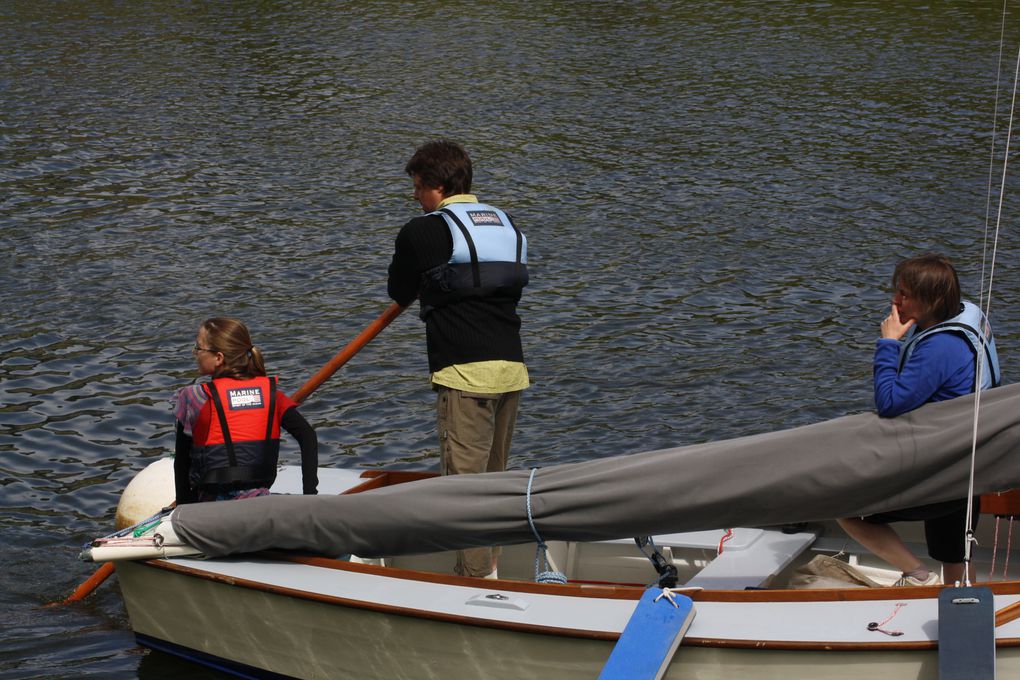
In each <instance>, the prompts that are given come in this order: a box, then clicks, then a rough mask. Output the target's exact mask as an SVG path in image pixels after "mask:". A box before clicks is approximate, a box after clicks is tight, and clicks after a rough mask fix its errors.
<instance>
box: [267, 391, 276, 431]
mask: <svg viewBox="0 0 1020 680" xmlns="http://www.w3.org/2000/svg"><path fill="white" fill-rule="evenodd" d="M275 417H276V376H273V377H272V378H270V379H269V418H268V419H267V420H266V442H267V443H268V442H270V441H272V440H273V421H274V420H275Z"/></svg>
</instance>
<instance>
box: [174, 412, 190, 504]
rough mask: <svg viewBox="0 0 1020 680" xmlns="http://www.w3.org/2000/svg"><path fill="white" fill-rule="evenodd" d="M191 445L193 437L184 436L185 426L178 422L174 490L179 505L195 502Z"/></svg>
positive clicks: (175, 445)
mask: <svg viewBox="0 0 1020 680" xmlns="http://www.w3.org/2000/svg"><path fill="white" fill-rule="evenodd" d="M191 445H192V439H191V437H190V436H188V435H186V434H184V426H183V425H181V421H179V420H178V421H177V437H176V440H175V442H174V490H175V493H176V496H177V505H184V504H185V503H194V502H195V495H194V493H193V492H192V491H191V484H190V481H189V477H190V473H191Z"/></svg>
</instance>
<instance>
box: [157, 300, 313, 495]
mask: <svg viewBox="0 0 1020 680" xmlns="http://www.w3.org/2000/svg"><path fill="white" fill-rule="evenodd" d="M192 351H193V353H194V355H195V363H196V364H197V365H198V372H199V374H201V375H207V376H210V377H211V378H212V379H211V380H209V381H208V382H202V383H198V384H196V385H189V386H188V387H185V388H183V389H181V390H180V391H179V392H178V393H177V399H176V404H175V407H174V415H175V416H176V418H177V442H176V453H175V457H174V484H175V487H176V492H177V504H178V505H180V504H182V503H194V502H196V501H218V500H233V499H237V498H251V497H254V496H264V495H266V494H268V493H269V487H270V486H272V484H273V481H274V480H275V479H276V466H277V462H278V460H279V455H280V428H281V427H282V428H283V429H284V430H286V431H287V432H289V433H290V434H291V435H292V436H293V437H294V438H295V439H296V440H297V441H298V445H299V446H300V447H301V481H302V486H303V488H304V493H306V494H314V493H316V487H317V486H318V484H319V481H318V476H317V468H318V462H319V461H318V457H319V453H318V440H317V438H316V436H315V430H314V429H312V426H311V425H309V424H308V421H307V420H305V419H304V417H303V416H302V415H301V414H300V413H298V410H297V404H296V403H294V401H292V400H291V399H290V398H289V397H288V396H287V395H286V394H284V393H283V392H280V391H279V390H277V388H276V377H275V376H273V377H269V376H267V375H266V367H265V363H264V361H263V358H262V352H261V351H259V349H258V348H257V347H255V346H254V345H253V344H252V342H251V336H250V335H249V333H248V328H247V327H246V326H245V325H244V324H243V323H241V322H240V321H238V320H237V319H231V318H228V317H216V318H212V319H207V320H205V321H204V322H202V325H201V326H200V327H199V329H198V336H197V337H196V339H195V348H194V349H193V350H192Z"/></svg>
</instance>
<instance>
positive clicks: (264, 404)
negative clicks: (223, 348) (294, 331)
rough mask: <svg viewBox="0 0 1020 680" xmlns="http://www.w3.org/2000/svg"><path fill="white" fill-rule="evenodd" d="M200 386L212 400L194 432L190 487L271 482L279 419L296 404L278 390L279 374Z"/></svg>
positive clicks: (250, 485) (220, 487) (249, 486)
mask: <svg viewBox="0 0 1020 680" xmlns="http://www.w3.org/2000/svg"><path fill="white" fill-rule="evenodd" d="M202 388H203V389H204V390H205V393H206V395H207V396H208V397H209V400H208V401H207V402H206V403H205V405H204V406H202V410H201V412H200V413H199V415H198V419H197V421H196V422H195V427H194V432H193V435H194V437H193V445H192V449H191V475H190V482H191V486H192V488H195V489H198V488H203V489H207V490H223V489H252V488H257V487H260V486H270V485H271V484H272V483H273V481H274V480H275V479H276V464H277V461H278V460H279V458H280V419H281V417H282V416H283V412H284V411H286V410H287V409H288V408H290V407H291V406H293V405H294V404H293V402H292V401H291V400H290V399H288V398H287V396H286V395H285V394H282V393H278V392H277V389H276V378H275V377H273V378H268V377H264V376H260V377H255V378H252V379H250V380H235V379H234V378H216V379H215V380H213V381H211V382H208V383H203V384H202Z"/></svg>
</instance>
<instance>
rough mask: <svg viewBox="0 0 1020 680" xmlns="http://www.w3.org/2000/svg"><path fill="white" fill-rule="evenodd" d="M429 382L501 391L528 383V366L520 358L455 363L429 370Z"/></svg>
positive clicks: (525, 385)
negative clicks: (515, 359)
mask: <svg viewBox="0 0 1020 680" xmlns="http://www.w3.org/2000/svg"><path fill="white" fill-rule="evenodd" d="M432 384H433V385H442V386H444V387H449V388H451V389H455V390H464V391H465V392H478V393H479V394H502V393H503V392H516V391H517V390H523V389H526V388H528V387H529V386H530V385H531V382H530V380H529V378H528V367H527V366H525V365H524V364H523V363H521V362H519V361H503V360H493V361H474V362H471V363H469V364H454V365H453V366H447V367H446V368H443V369H441V370H438V371H436V372H435V373H433V374H432Z"/></svg>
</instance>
